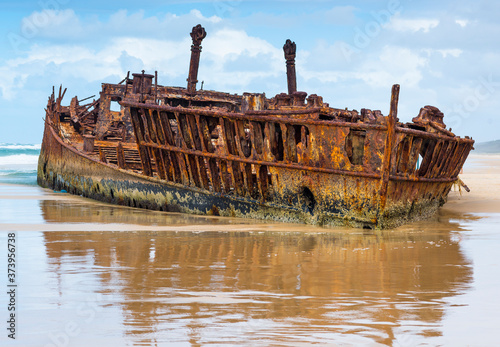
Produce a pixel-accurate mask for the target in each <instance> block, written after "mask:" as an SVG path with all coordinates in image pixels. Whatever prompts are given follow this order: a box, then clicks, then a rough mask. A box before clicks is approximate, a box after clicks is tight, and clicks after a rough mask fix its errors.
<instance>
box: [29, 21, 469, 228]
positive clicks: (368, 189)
mask: <svg viewBox="0 0 500 347" xmlns="http://www.w3.org/2000/svg"><path fill="white" fill-rule="evenodd" d="M205 36H206V32H205V29H204V28H203V27H201V26H200V25H197V26H196V27H194V28H193V31H192V32H191V37H192V40H193V44H192V46H191V61H190V66H189V74H188V79H187V87H186V88H183V87H168V86H162V85H159V84H158V78H157V73H155V75H152V74H146V73H145V72H144V71H142V73H134V74H132V76H130V74H127V77H126V78H125V79H124V80H123V81H121V82H120V83H117V84H108V83H103V84H102V90H101V92H100V96H99V97H98V98H96V99H94V100H92V101H87V102H86V103H84V101H85V100H88V99H90V98H87V99H82V100H79V99H78V98H77V97H74V98H72V99H71V102H70V103H69V105H67V106H63V105H62V99H63V97H64V95H65V93H66V89H65V90H64V91H63V90H62V88H59V92H58V93H56V92H55V91H54V90H53V92H52V95H51V96H50V97H49V100H48V105H47V108H46V117H45V129H44V135H43V143H42V148H41V152H40V158H39V162H38V184H39V185H40V186H42V187H47V188H52V189H55V190H66V191H67V192H69V193H72V194H77V195H82V196H84V197H88V198H92V199H96V200H101V201H104V202H109V203H113V204H119V205H125V206H131V207H138V208H145V209H153V210H161V211H175V212H184V213H195V214H204V215H220V216H233V217H234V216H236V217H247V218H258V219H268V220H278V221H286V222H299V223H308V224H317V225H345V226H352V227H362V228H392V227H396V226H398V225H401V224H403V223H407V222H411V221H415V220H420V219H425V218H428V217H429V216H431V215H433V214H434V213H436V211H437V210H438V208H439V207H440V206H441V205H443V204H444V203H445V202H446V199H447V196H448V193H449V192H450V189H451V188H452V186H453V184H454V183H456V182H460V181H459V178H458V174H459V172H460V170H461V168H462V166H463V164H464V162H465V160H466V158H467V156H468V154H469V152H470V151H471V150H472V149H473V144H474V141H473V140H472V139H470V138H469V137H467V136H466V137H465V138H461V137H458V136H456V135H455V134H453V133H452V132H451V129H446V126H445V124H444V123H443V113H441V112H440V111H439V109H438V108H436V107H432V106H425V107H423V108H421V109H420V112H419V113H418V115H417V116H416V117H415V118H413V119H412V122H411V123H402V122H400V121H399V119H398V117H397V108H398V96H399V85H394V86H393V87H392V92H391V99H390V112H389V114H388V115H387V116H383V115H382V114H381V112H380V111H377V110H370V109H361V110H360V112H358V111H356V110H348V109H340V108H334V107H330V106H329V104H327V103H326V102H324V101H323V98H322V97H321V96H318V95H316V94H311V95H308V94H307V93H305V92H301V91H297V87H296V73H295V53H296V47H295V43H294V42H291V41H290V40H287V41H286V43H285V45H284V47H283V49H284V55H285V59H286V74H287V80H288V92H287V93H281V94H278V95H276V96H274V97H271V98H268V97H266V95H265V94H263V93H243V94H242V95H238V94H230V93H224V92H216V91H210V90H202V89H197V82H198V81H197V78H198V77H197V75H198V66H199V61H200V53H201V42H202V40H203V39H204V38H205ZM91 98H92V97H91ZM113 103H114V104H118V103H119V105H120V107H119V109H120V111H115V110H113V107H111V105H112V104H113Z"/></svg>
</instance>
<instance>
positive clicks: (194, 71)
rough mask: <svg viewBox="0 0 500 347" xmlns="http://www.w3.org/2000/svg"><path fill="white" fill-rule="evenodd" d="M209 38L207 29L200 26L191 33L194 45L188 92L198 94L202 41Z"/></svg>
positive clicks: (192, 46) (192, 47)
mask: <svg viewBox="0 0 500 347" xmlns="http://www.w3.org/2000/svg"><path fill="white" fill-rule="evenodd" d="M206 36H207V33H206V32H205V28H203V27H202V26H201V25H200V24H198V25H197V26H195V27H193V31H191V38H192V39H193V44H192V45H191V62H190V64H189V76H188V79H187V82H188V84H187V92H188V94H194V93H195V92H196V83H197V82H198V80H197V78H198V67H199V65H200V53H201V41H202V40H203V39H204V38H205V37H206Z"/></svg>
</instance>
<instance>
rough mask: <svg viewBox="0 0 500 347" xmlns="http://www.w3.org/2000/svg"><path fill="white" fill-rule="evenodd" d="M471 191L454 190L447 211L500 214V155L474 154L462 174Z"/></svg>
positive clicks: (445, 207)
mask: <svg viewBox="0 0 500 347" xmlns="http://www.w3.org/2000/svg"><path fill="white" fill-rule="evenodd" d="M460 178H461V179H462V181H463V182H464V183H465V184H466V185H467V186H468V187H469V188H470V189H471V191H470V192H469V193H467V192H466V191H465V190H464V189H463V188H462V189H461V190H459V189H456V188H455V189H454V190H453V191H452V192H450V194H449V196H448V203H447V204H446V205H444V209H445V210H447V211H452V212H457V213H497V212H500V154H472V155H471V156H470V157H469V159H468V161H467V163H466V165H465V168H464V171H463V173H462V174H460Z"/></svg>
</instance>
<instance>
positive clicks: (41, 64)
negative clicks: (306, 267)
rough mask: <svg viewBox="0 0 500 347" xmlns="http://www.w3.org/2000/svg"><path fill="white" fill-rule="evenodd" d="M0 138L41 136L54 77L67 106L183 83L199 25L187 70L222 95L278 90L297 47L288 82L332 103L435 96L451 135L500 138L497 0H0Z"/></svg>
mask: <svg viewBox="0 0 500 347" xmlns="http://www.w3.org/2000/svg"><path fill="white" fill-rule="evenodd" d="M0 6H1V11H0V40H1V47H2V49H1V50H0V76H1V78H0V111H1V113H2V116H1V120H2V126H1V127H0V142H18V143H40V142H41V137H42V130H43V121H42V118H43V117H44V110H43V109H44V107H45V106H46V102H47V97H48V96H49V94H50V93H51V90H52V86H56V87H58V86H59V85H60V84H62V85H63V86H64V87H66V88H68V91H67V94H66V102H67V103H69V100H70V98H71V97H73V96H74V95H78V96H79V97H80V98H84V97H87V96H91V95H94V94H97V93H98V92H99V90H100V84H101V83H102V82H110V83H117V82H119V81H120V80H122V79H123V78H124V77H125V75H126V73H127V71H129V70H130V71H131V72H140V71H141V70H142V69H145V70H146V71H147V72H150V73H153V72H154V71H155V70H157V71H158V74H159V82H160V83H161V84H163V85H176V86H185V85H186V77H187V71H188V66H189V54H190V52H189V49H190V44H191V43H190V36H189V32H190V31H191V28H192V27H193V26H195V25H196V24H198V23H200V24H202V25H203V26H204V27H205V28H206V31H207V38H206V39H205V40H204V41H203V43H202V46H203V49H202V56H201V63H200V71H199V74H198V79H199V80H200V81H204V89H213V90H220V91H227V92H233V93H242V92H245V91H248V92H265V93H266V95H267V96H269V97H271V96H273V95H275V94H277V93H280V92H283V91H286V73H285V60H284V57H283V51H282V46H283V44H284V42H285V40H286V39H288V38H290V39H291V40H292V41H295V42H296V44H297V64H296V65H297V88H298V90H303V91H306V92H307V93H309V94H313V93H315V94H318V95H322V96H323V98H324V100H325V101H326V102H328V103H329V104H330V105H331V106H334V107H339V108H345V107H348V108H349V109H357V110H358V111H359V110H360V109H361V108H370V109H379V110H381V111H382V113H383V114H384V115H386V114H387V113H388V109H389V100H390V90H391V85H392V84H396V83H398V84H400V85H401V92H400V99H399V102H400V103H399V118H400V120H402V121H411V118H413V117H414V116H416V115H417V114H418V112H419V109H420V107H422V106H424V105H433V106H437V107H439V108H440V109H441V110H442V111H443V112H444V114H445V118H444V121H445V123H446V124H447V125H448V127H452V129H453V132H455V133H456V134H457V135H460V136H465V135H469V136H472V137H473V138H474V139H475V140H476V141H478V142H483V141H490V140H496V139H499V138H500V136H499V135H498V132H499V129H500V117H499V116H498V115H497V114H496V110H498V109H500V98H499V97H500V69H499V62H500V59H499V58H500V56H499V54H500V52H499V50H500V22H498V19H497V17H498V15H499V14H500V2H495V1H476V2H471V1H463V0H458V1H457V0H455V1H451V0H443V1H439V2H437V1H425V0H424V1H416V0H389V1H370V0H366V1H321V0H312V1H285V0H283V1H240V0H217V1H202V0H200V1H156V0H155V1H148V2H147V3H146V4H140V2H138V1H129V0H122V1H94V0H91V1H85V2H83V1H78V2H77V1H76V0H40V1H2V3H1V4H0Z"/></svg>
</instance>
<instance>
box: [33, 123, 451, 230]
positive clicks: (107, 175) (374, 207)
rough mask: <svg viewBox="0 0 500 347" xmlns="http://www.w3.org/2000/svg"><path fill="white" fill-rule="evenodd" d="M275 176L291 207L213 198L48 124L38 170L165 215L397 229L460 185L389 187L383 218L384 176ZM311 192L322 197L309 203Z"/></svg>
mask: <svg viewBox="0 0 500 347" xmlns="http://www.w3.org/2000/svg"><path fill="white" fill-rule="evenodd" d="M270 172H271V174H274V175H275V176H276V177H279V182H277V184H278V187H279V189H280V190H281V193H280V194H279V195H280V196H282V197H283V198H282V201H283V202H286V203H280V202H279V200H278V199H275V201H274V202H271V203H265V202H264V203H263V202H261V201H259V200H258V199H251V198H243V197H238V196H230V195H228V194H223V193H214V192H209V191H207V190H205V189H202V188H196V187H187V186H185V185H183V184H175V183H168V182H165V180H162V179H160V178H155V177H147V176H145V175H142V174H138V173H134V172H130V171H129V170H126V169H120V168H118V167H117V166H116V165H114V164H110V163H103V162H102V161H100V160H96V158H95V157H91V156H88V155H85V154H84V153H81V152H79V151H78V150H76V149H75V148H74V147H72V146H70V145H68V144H66V143H64V142H63V141H62V140H61V138H60V137H59V136H58V134H57V133H56V131H55V130H54V128H53V127H52V126H50V125H49V124H48V123H47V124H46V127H45V132H44V137H43V145H42V148H41V153H40V159H39V164H38V183H39V185H41V186H42V187H47V188H51V189H56V190H66V191H67V192H69V193H71V194H75V195H81V196H84V197H88V198H92V199H95V200H100V201H104V202H108V203H113V204H118V205H124V206H131V207H138V208H146V209H152V210H159V211H175V212H183V213H194V214H202V215H220V216H230V217H235V216H236V217H247V218H248V217H249V218H257V219H267V220H277V221H285V222H299V223H307V224H319V225H341V226H351V227H365V228H366V227H369V228H389V227H395V226H398V225H401V224H404V223H408V222H411V221H415V220H421V219H425V218H428V217H429V216H431V215H433V214H434V213H435V212H436V211H437V209H438V208H439V207H440V206H441V205H442V204H443V203H444V202H445V201H446V196H447V194H448V192H449V190H450V189H451V186H452V184H453V181H454V180H452V179H450V180H447V181H444V182H443V181H441V182H428V181H427V182H420V181H408V180H403V179H396V180H389V182H388V186H387V191H388V192H389V194H388V196H387V202H386V208H385V209H384V211H383V212H382V213H380V210H379V208H380V207H379V203H380V194H379V193H380V177H379V176H375V177H366V176H361V177H358V176H352V175H339V174H336V173H325V172H321V171H319V172H310V171H307V170H297V169H290V168H286V167H276V168H275V169H272V168H271V169H270ZM305 186H307V187H310V188H308V189H309V191H310V192H314V193H316V195H315V196H314V195H313V196H312V197H311V196H309V197H308V196H304V187H305ZM319 191H321V192H320V193H319ZM313 199H314V200H313Z"/></svg>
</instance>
